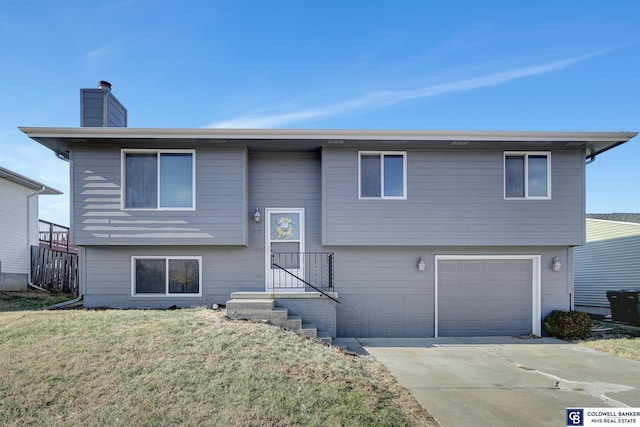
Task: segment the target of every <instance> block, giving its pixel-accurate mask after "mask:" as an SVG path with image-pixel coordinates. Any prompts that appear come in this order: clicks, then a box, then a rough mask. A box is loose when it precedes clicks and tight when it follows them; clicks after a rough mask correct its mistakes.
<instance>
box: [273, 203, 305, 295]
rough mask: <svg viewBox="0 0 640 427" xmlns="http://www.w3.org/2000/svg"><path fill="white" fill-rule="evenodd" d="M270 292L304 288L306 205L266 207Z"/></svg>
mask: <svg viewBox="0 0 640 427" xmlns="http://www.w3.org/2000/svg"><path fill="white" fill-rule="evenodd" d="M265 217H266V218H265V222H266V224H265V246H266V247H265V256H266V259H265V261H266V262H265V265H266V272H265V278H266V280H265V282H266V289H267V291H275V292H301V291H304V287H305V285H304V283H303V282H302V281H301V280H299V279H304V208H266V209H265Z"/></svg>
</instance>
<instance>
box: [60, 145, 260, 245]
mask: <svg viewBox="0 0 640 427" xmlns="http://www.w3.org/2000/svg"><path fill="white" fill-rule="evenodd" d="M150 148H158V147H150ZM72 177H73V178H72V189H71V191H72V228H73V233H72V243H73V244H74V245H105V244H106V245H113V244H116V245H118V244H120V245H136V244H138V245H149V244H150V245H204V244H207V245H246V244H247V225H246V224H247V222H246V218H247V194H246V191H247V183H246V179H247V153H246V151H245V150H243V149H238V148H236V149H209V148H199V149H196V182H195V187H196V209H195V210H164V211H154V210H138V211H135V210H123V209H122V208H121V191H122V188H121V182H120V181H121V150H120V148H119V147H109V148H101V147H95V146H94V147H78V148H75V149H74V150H73V155H72Z"/></svg>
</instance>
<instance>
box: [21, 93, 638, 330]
mask: <svg viewBox="0 0 640 427" xmlns="http://www.w3.org/2000/svg"><path fill="white" fill-rule="evenodd" d="M85 91H86V90H81V94H82V97H83V99H84V97H85ZM90 91H92V93H93V94H95V93H98V94H102V96H104V97H105V98H110V97H112V96H113V95H112V94H111V92H110V88H109V87H103V88H101V89H90ZM96 105H98V107H97V108H98V109H99V110H100V114H105V115H110V114H112V115H113V116H114V117H116V119H115V120H110V119H109V118H106V119H104V120H98V121H99V122H101V123H111V125H115V126H120V127H80V128H41V127H40V128H34V127H22V128H21V130H22V131H23V132H24V133H26V134H27V135H28V136H29V137H30V138H32V139H34V140H35V141H37V142H39V143H41V144H43V145H44V146H46V147H48V148H50V149H51V150H53V151H54V152H55V153H56V154H57V155H58V156H59V157H61V158H64V159H67V160H68V161H69V162H70V163H71V192H72V194H71V205H72V210H71V229H72V242H73V244H74V245H77V246H80V248H81V249H80V250H81V259H82V261H81V270H82V273H81V277H82V293H83V294H84V298H85V304H86V305H87V306H89V307H97V306H109V307H168V306H172V305H177V306H192V305H205V304H207V305H209V304H214V303H225V302H227V301H229V300H231V301H229V304H228V305H227V309H228V311H229V310H232V311H233V310H235V309H236V308H237V307H239V301H240V300H241V299H243V298H244V299H246V300H247V301H248V303H249V305H250V306H251V304H253V306H251V307H253V309H255V310H260V309H261V308H260V307H262V306H261V305H260V303H261V301H265V304H269V305H271V306H273V304H274V301H275V306H276V307H284V308H288V309H289V312H290V313H295V314H297V315H300V316H302V317H303V319H304V320H306V319H307V318H310V320H311V321H313V323H315V324H316V325H318V326H319V328H321V329H325V330H327V331H329V335H331V336H336V335H337V336H359V337H381V336H405V337H412V336H413V337H433V336H456V335H457V336H460V335H522V334H529V333H534V334H540V333H541V320H542V319H543V318H544V316H545V315H546V314H547V313H549V312H550V311H551V310H553V309H564V310H567V309H569V308H570V306H571V297H570V296H571V294H572V292H573V267H572V266H573V247H574V246H578V245H582V244H584V239H585V223H584V211H585V160H586V159H588V158H593V157H595V156H596V155H599V154H601V153H603V152H604V151H607V150H609V149H611V148H613V147H615V146H617V145H619V144H622V143H624V142H626V141H628V140H629V139H630V138H632V137H634V136H635V135H636V134H635V133H627V132H615V133H604V132H602V133H601V132H488V131H479V132H475V131H395V130H303V129H139V128H127V127H124V126H125V125H126V110H124V115H123V114H122V110H118V111H114V112H111V111H110V107H109V105H110V104H109V103H108V102H106V101H104V102H100V101H98V102H96ZM105 106H106V107H105ZM95 112H96V111H93V113H95ZM93 113H92V114H93ZM83 114H85V113H83ZM117 117H120V118H121V119H120V120H118V119H117ZM83 120H84V119H83ZM98 126H101V125H98ZM330 297H331V298H334V299H335V300H337V301H339V302H335V301H334V300H332V299H330ZM276 311H277V310H276Z"/></svg>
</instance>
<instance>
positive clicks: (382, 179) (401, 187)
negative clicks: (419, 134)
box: [358, 151, 407, 199]
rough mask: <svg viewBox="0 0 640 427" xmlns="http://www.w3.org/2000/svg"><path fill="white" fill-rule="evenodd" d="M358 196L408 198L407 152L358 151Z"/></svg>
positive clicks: (366, 197) (367, 197) (368, 197)
mask: <svg viewBox="0 0 640 427" xmlns="http://www.w3.org/2000/svg"><path fill="white" fill-rule="evenodd" d="M358 186H359V188H358V197H359V198H361V199H406V198H407V153H406V152H402V151H361V152H359V153H358Z"/></svg>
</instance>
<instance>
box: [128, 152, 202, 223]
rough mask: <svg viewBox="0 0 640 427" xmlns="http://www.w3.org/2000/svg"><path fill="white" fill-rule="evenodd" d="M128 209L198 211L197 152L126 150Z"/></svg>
mask: <svg viewBox="0 0 640 427" xmlns="http://www.w3.org/2000/svg"><path fill="white" fill-rule="evenodd" d="M122 182H123V185H122V188H123V201H122V207H123V208H124V209H157V210H165V209H166V210H171V209H173V210H192V209H195V151H194V150H122Z"/></svg>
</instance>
